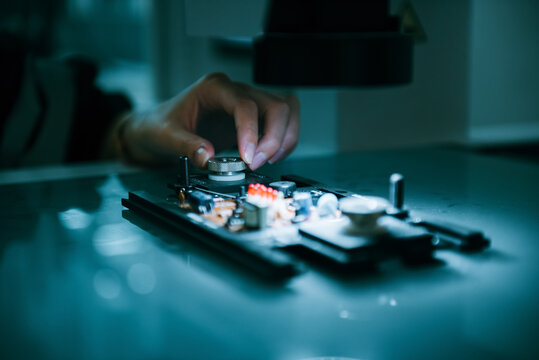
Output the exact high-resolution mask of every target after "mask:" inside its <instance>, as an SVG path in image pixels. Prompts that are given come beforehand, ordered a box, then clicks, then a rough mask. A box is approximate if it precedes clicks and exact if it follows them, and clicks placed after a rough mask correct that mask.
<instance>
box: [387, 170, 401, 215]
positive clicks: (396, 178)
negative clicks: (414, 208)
mask: <svg viewBox="0 0 539 360" xmlns="http://www.w3.org/2000/svg"><path fill="white" fill-rule="evenodd" d="M389 201H390V202H391V205H393V208H395V209H402V208H403V206H404V176H402V175H401V174H397V173H395V174H392V175H391V177H390V178H389Z"/></svg>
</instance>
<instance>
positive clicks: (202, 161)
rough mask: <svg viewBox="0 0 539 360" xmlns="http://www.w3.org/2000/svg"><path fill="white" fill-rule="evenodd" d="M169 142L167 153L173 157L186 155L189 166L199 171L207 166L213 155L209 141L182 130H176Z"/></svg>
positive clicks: (213, 150)
mask: <svg viewBox="0 0 539 360" xmlns="http://www.w3.org/2000/svg"><path fill="white" fill-rule="evenodd" d="M170 141H171V142H170V143H169V144H167V145H168V146H167V147H168V149H167V152H169V153H174V154H175V155H186V156H187V157H189V160H190V161H191V164H193V165H194V166H196V167H198V168H201V169H203V168H205V167H206V166H207V163H208V160H209V159H211V158H212V157H213V156H214V154H215V149H214V147H213V145H212V143H211V142H210V141H208V140H206V139H204V138H202V137H200V136H198V135H195V134H193V133H191V132H189V131H187V130H184V129H178V130H176V131H175V132H174V133H173V134H172V139H170ZM163 145H164V144H163Z"/></svg>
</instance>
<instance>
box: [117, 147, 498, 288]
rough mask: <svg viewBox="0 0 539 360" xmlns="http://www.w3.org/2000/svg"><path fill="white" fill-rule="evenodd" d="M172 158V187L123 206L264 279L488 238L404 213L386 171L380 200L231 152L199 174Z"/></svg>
mask: <svg viewBox="0 0 539 360" xmlns="http://www.w3.org/2000/svg"><path fill="white" fill-rule="evenodd" d="M180 163H181V164H180V171H179V174H178V176H177V178H176V181H175V182H173V183H170V184H169V188H170V189H171V190H172V191H173V192H174V195H172V196H169V197H167V198H165V199H163V198H159V197H156V196H154V195H152V194H149V193H147V192H144V191H140V192H130V193H129V197H128V198H127V199H123V200H122V203H123V205H124V206H125V207H127V208H128V209H130V210H132V211H134V212H135V213H138V214H142V215H145V216H151V217H152V218H156V219H159V220H160V221H162V222H166V223H167V224H169V225H172V226H173V227H174V228H175V229H177V230H179V231H180V232H181V233H184V234H186V235H189V236H190V237H191V238H192V239H193V240H194V241H196V242H199V243H202V244H203V245H204V246H208V247H211V248H213V249H214V250H217V251H219V252H221V253H222V254H223V255H224V256H227V257H229V258H231V259H232V260H233V261H236V262H238V263H240V264H242V265H244V266H246V267H248V268H249V269H250V270H252V271H253V272H255V273H257V274H259V275H262V276H264V277H268V278H278V279H282V278H288V277H291V276H294V275H295V274H297V273H298V272H299V271H300V270H299V269H300V268H302V267H304V266H302V265H303V264H305V263H307V264H309V263H313V262H315V263H316V264H324V265H325V266H327V267H329V268H331V269H333V270H339V271H350V270H352V269H364V268H370V267H373V266H376V265H377V264H379V263H381V262H383V261H385V260H389V259H400V260H404V262H410V261H414V262H417V261H428V260H429V259H432V255H433V252H434V250H435V249H436V246H437V244H439V243H440V241H444V242H447V241H449V240H448V239H451V240H452V241H453V243H456V244H457V245H458V247H460V248H469V249H483V248H485V247H486V246H488V245H489V241H488V239H486V238H485V237H484V236H483V235H482V233H481V232H478V231H475V230H470V229H465V228H463V227H459V226H455V225H452V224H449V225H448V224H441V225H440V224H434V223H431V222H428V221H425V220H421V221H418V220H417V219H415V218H414V219H412V218H411V217H409V216H408V211H407V210H405V209H404V207H403V203H402V201H403V194H402V191H403V187H402V176H400V175H399V176H396V177H395V176H393V177H392V178H391V179H390V183H391V186H390V196H389V198H390V199H389V200H386V199H384V198H378V197H372V196H362V195H361V194H356V193H354V192H351V191H348V190H344V189H337V188H333V187H331V186H328V185H325V184H321V183H318V182H317V181H314V180H310V179H306V178H303V177H300V176H296V175H284V176H281V177H280V178H278V179H274V178H269V177H266V176H264V175H261V174H258V173H255V172H252V171H249V170H248V169H247V168H246V166H245V164H244V163H243V162H242V161H241V159H239V158H230V157H227V158H214V159H212V160H210V162H209V164H208V170H207V171H202V172H201V171H198V172H196V171H192V170H191V169H190V166H189V159H188V158H187V157H181V158H180Z"/></svg>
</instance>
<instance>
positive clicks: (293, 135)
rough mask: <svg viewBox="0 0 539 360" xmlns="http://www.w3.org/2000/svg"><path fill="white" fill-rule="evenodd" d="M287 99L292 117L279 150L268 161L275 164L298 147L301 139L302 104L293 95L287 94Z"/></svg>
mask: <svg viewBox="0 0 539 360" xmlns="http://www.w3.org/2000/svg"><path fill="white" fill-rule="evenodd" d="M285 101H286V103H287V104H288V106H289V107H290V118H289V121H288V126H287V128H286V131H285V135H284V139H283V142H282V144H281V147H280V148H279V150H278V151H277V152H276V153H275V155H273V156H272V157H271V158H270V159H269V160H268V162H269V163H270V164H273V163H274V162H276V161H279V160H282V159H284V158H285V157H287V156H288V155H290V153H291V152H292V151H293V150H294V149H295V148H296V146H297V145H298V139H299V129H300V115H299V114H300V105H299V100H298V99H297V98H296V97H295V96H292V95H289V96H286V97H285Z"/></svg>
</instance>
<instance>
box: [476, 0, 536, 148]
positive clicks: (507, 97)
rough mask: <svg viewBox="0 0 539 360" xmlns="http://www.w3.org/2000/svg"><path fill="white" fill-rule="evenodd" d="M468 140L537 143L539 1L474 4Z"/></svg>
mask: <svg viewBox="0 0 539 360" xmlns="http://www.w3.org/2000/svg"><path fill="white" fill-rule="evenodd" d="M472 4H473V6H472V22H471V23H472V28H471V43H470V45H471V65H470V109H469V110H470V112H469V139H470V141H472V142H474V143H499V142H518V141H529V140H535V141H537V140H538V139H539V1H535V0H511V1H508V0H474V1H473V2H472Z"/></svg>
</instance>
